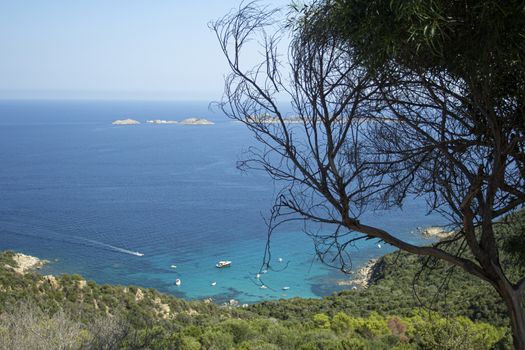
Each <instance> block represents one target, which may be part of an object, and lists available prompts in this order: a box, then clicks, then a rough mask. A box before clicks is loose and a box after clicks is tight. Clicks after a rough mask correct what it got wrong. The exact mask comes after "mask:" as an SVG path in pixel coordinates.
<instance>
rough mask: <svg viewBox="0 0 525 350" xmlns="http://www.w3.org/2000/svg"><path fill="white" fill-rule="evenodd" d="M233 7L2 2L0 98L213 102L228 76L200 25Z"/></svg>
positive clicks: (214, 1) (196, 0) (182, 0)
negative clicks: (225, 77)
mask: <svg viewBox="0 0 525 350" xmlns="http://www.w3.org/2000/svg"><path fill="white" fill-rule="evenodd" d="M240 2H241V0H46V1H42V0H23V1H22V0H1V1H0V48H1V49H0V50H1V51H0V52H1V53H0V99H35V98H37V99H159V100H206V99H217V98H219V97H220V96H221V94H222V90H223V86H224V75H225V74H226V73H227V71H228V69H227V66H226V61H225V59H224V57H223V56H222V53H221V52H220V49H219V45H218V42H217V39H216V37H215V34H214V33H213V32H212V31H211V30H210V29H209V28H208V26H207V24H208V23H209V22H210V21H211V20H214V19H217V18H219V17H221V16H223V15H225V14H226V13H228V12H229V11H230V10H231V9H232V8H235V7H238V6H239V4H240ZM262 2H263V3H268V4H271V5H275V6H286V5H287V4H288V3H289V2H290V1H289V0H263V1H262Z"/></svg>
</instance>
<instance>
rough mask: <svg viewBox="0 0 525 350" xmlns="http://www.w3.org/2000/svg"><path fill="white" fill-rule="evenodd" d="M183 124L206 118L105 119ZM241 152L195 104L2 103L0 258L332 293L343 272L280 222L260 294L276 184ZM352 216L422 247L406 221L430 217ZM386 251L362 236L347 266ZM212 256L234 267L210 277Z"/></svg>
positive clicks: (90, 275) (271, 295) (140, 278)
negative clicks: (245, 168) (2, 254)
mask: <svg viewBox="0 0 525 350" xmlns="http://www.w3.org/2000/svg"><path fill="white" fill-rule="evenodd" d="M193 116H197V117H204V118H208V119H210V120H214V121H215V122H216V124H215V125H211V126H184V125H148V124H141V125H137V126H113V125H111V122H112V121H113V120H115V119H121V118H124V117H126V118H127V117H129V118H133V119H138V120H142V121H144V120H146V119H177V120H180V119H184V118H187V117H193ZM252 144H253V139H252V137H251V135H250V134H249V133H248V131H247V130H246V129H245V128H244V127H243V126H242V125H239V124H236V123H233V122H232V121H230V120H228V119H227V118H225V117H224V116H222V115H220V114H218V113H214V112H212V111H209V110H208V108H207V104H206V103H162V102H89V101H88V102H86V101H84V102H75V101H61V102H60V101H3V102H0V147H1V151H0V164H1V167H0V250H5V249H13V250H17V251H22V252H25V253H28V254H33V255H36V256H39V257H42V258H45V259H48V260H50V261H52V263H51V264H49V265H48V266H46V267H45V268H44V269H43V273H54V274H57V273H79V274H81V275H83V276H84V277H86V278H87V279H92V280H95V281H97V282H101V283H112V284H126V285H127V284H133V285H139V286H144V287H153V288H157V289H159V290H160V291H163V292H167V293H171V294H174V295H177V296H180V297H184V298H187V299H202V298H208V297H211V298H213V299H214V300H216V301H218V302H221V301H223V300H228V299H231V298H235V299H238V300H240V301H241V302H256V301H260V300H269V299H277V298H282V297H295V296H300V297H320V296H324V295H328V294H331V293H332V292H334V291H337V290H340V288H341V287H338V286H337V284H336V281H337V280H338V279H343V278H347V277H346V276H345V275H343V274H342V273H340V272H338V271H337V270H336V269H332V268H328V267H326V266H324V265H322V264H321V263H320V262H319V261H317V259H316V257H315V254H314V249H313V244H312V242H311V241H310V240H309V239H308V238H307V237H306V236H305V235H304V234H302V233H301V228H302V227H301V226H297V227H294V226H291V225H288V226H286V227H283V228H282V229H281V230H280V231H278V232H277V233H276V234H275V236H274V239H273V244H272V256H273V257H274V260H273V262H272V266H273V270H270V271H269V272H268V273H267V274H263V275H262V279H263V281H264V283H265V284H266V285H267V286H268V287H269V288H268V289H260V288H259V284H258V283H257V280H256V279H255V275H256V273H257V272H258V271H259V269H260V266H261V262H262V259H263V253H264V247H265V243H266V226H265V224H264V220H263V216H264V215H267V214H268V212H269V209H270V207H271V204H272V200H273V196H274V194H275V193H276V192H277V190H278V187H277V186H276V185H275V184H274V183H273V182H271V181H270V180H269V179H268V177H267V176H266V175H265V174H263V173H257V172H251V173H247V174H243V173H240V172H239V171H238V170H237V169H236V167H235V164H236V162H237V160H239V159H240V158H241V157H242V156H241V154H242V151H243V149H246V148H247V147H248V146H250V145H252ZM362 220H368V222H371V223H374V224H377V225H379V226H381V227H384V228H388V229H389V230H390V231H392V232H396V234H399V235H400V236H402V237H403V238H405V239H408V240H410V241H412V242H424V240H423V239H422V238H421V237H419V236H418V235H416V234H414V233H413V231H414V230H415V228H416V227H417V226H427V225H435V224H439V223H441V219H440V218H439V217H436V216H426V215H425V205H424V202H423V201H421V200H413V201H411V202H409V203H407V205H406V206H405V208H404V210H403V211H391V212H377V213H372V214H369V215H367V216H365V217H364V218H362ZM388 251H392V248H391V247H388V246H386V245H384V244H383V245H382V247H381V248H378V247H377V242H374V241H366V242H361V243H359V244H358V245H357V246H356V247H355V248H353V251H352V257H353V263H354V265H355V266H360V265H363V264H364V263H365V262H366V261H367V260H368V259H370V258H374V257H377V256H379V255H381V254H384V253H386V252H388ZM132 252H141V253H143V254H144V256H141V257H139V256H135V255H133V254H131V253H132ZM279 257H280V258H282V262H279V260H278V258H279ZM218 260H232V261H233V264H232V267H230V268H225V269H217V268H215V267H214V266H215V263H216V262H217V261H218ZM173 264H174V265H176V266H177V268H176V269H173V268H171V267H170V266H171V265H173ZM177 278H178V279H180V280H181V281H182V284H181V285H180V286H176V285H175V283H174V282H175V280H176V279H177ZM212 282H216V285H215V286H212V285H211V284H212ZM284 286H288V287H290V289H289V290H287V291H283V290H282V287H284Z"/></svg>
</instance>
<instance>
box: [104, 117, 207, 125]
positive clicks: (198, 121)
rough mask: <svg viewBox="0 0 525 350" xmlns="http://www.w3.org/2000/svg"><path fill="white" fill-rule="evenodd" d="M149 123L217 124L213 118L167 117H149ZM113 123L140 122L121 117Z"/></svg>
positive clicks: (131, 123) (129, 123)
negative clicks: (176, 118)
mask: <svg viewBox="0 0 525 350" xmlns="http://www.w3.org/2000/svg"><path fill="white" fill-rule="evenodd" d="M146 123H147V124H182V125H213V124H215V123H214V122H212V121H211V120H208V119H205V118H186V119H184V120H182V121H180V122H179V121H177V120H166V119H148V120H146ZM112 124H113V125H136V124H140V122H139V121H138V120H135V119H119V120H115V121H114V122H113V123H112Z"/></svg>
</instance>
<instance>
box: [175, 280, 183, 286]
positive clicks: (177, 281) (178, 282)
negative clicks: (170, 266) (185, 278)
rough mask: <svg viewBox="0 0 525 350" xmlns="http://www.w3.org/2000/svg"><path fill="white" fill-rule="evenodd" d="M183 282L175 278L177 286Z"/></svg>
mask: <svg viewBox="0 0 525 350" xmlns="http://www.w3.org/2000/svg"><path fill="white" fill-rule="evenodd" d="M181 283H182V282H181V280H180V279H178V278H177V279H176V280H175V285H176V286H180V284H181Z"/></svg>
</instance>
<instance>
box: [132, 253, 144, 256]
mask: <svg viewBox="0 0 525 350" xmlns="http://www.w3.org/2000/svg"><path fill="white" fill-rule="evenodd" d="M132 253H133V255H136V256H144V253H139V252H132Z"/></svg>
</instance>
